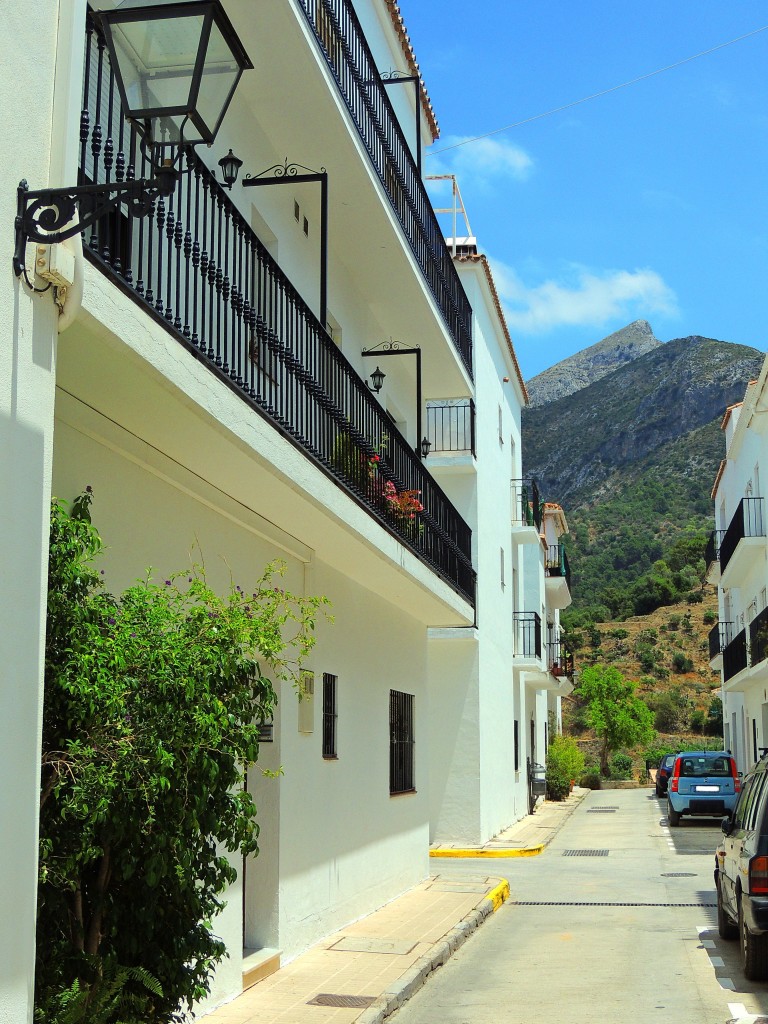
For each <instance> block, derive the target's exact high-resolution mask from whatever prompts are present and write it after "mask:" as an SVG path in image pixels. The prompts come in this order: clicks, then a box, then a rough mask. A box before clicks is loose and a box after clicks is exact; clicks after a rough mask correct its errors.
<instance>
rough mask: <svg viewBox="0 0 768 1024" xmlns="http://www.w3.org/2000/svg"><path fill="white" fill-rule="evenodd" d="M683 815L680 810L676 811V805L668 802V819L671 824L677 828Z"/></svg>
mask: <svg viewBox="0 0 768 1024" xmlns="http://www.w3.org/2000/svg"><path fill="white" fill-rule="evenodd" d="M681 817H682V815H681V814H680V812H679V811H676V810H675V809H674V807H673V806H672V804H670V803H668V804H667V821H668V822H669V824H670V825H671V827H672V828H677V826H678V825H679V824H680V818H681Z"/></svg>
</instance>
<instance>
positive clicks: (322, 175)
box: [243, 157, 328, 330]
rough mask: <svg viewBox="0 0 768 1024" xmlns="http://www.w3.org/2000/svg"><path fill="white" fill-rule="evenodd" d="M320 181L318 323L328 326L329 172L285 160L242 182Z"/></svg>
mask: <svg viewBox="0 0 768 1024" xmlns="http://www.w3.org/2000/svg"><path fill="white" fill-rule="evenodd" d="M313 181H315V182H318V183H319V184H320V316H319V320H320V323H321V324H322V325H323V327H324V329H325V330H327V329H328V172H327V171H326V169H325V168H324V167H321V168H320V170H319V171H313V170H312V168H311V167H305V166H304V165H303V164H295V163H291V164H289V163H288V158H287V157H286V159H285V163H283V164H275V165H274V166H273V167H267V169H266V170H264V171H260V172H259V173H258V174H247V175H246V176H245V178H243V185H244V186H249V185H302V184H306V183H307V182H313Z"/></svg>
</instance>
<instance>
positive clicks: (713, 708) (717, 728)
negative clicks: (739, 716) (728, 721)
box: [706, 697, 723, 736]
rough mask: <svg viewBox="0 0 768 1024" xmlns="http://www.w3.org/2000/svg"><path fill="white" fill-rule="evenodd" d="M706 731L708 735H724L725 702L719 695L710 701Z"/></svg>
mask: <svg viewBox="0 0 768 1024" xmlns="http://www.w3.org/2000/svg"><path fill="white" fill-rule="evenodd" d="M706 731H707V735H708V736H722V735H723V702H722V700H721V699H720V698H719V697H713V698H712V700H711V701H710V703H709V710H708V711H707V727H706Z"/></svg>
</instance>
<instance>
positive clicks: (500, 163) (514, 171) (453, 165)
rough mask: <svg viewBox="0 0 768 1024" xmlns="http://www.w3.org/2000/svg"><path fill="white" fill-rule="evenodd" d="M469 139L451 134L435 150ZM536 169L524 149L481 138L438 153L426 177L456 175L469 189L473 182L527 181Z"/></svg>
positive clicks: (497, 140) (504, 142)
mask: <svg viewBox="0 0 768 1024" xmlns="http://www.w3.org/2000/svg"><path fill="white" fill-rule="evenodd" d="M468 138H469V136H459V135H449V136H447V137H446V138H443V139H440V140H439V141H438V142H437V144H436V146H435V148H436V149H437V150H440V149H445V147H447V146H455V145H456V144H457V143H461V142H466V140H467V139H468ZM532 170H533V160H532V159H531V157H530V156H529V154H528V153H526V152H525V150H524V149H521V148H520V147H519V146H515V145H514V144H513V143H511V142H507V141H505V140H504V139H478V140H477V141H476V142H471V143H470V144H469V145H466V146H458V148H456V149H449V150H448V151H447V152H443V153H440V152H438V153H436V154H435V155H434V156H433V157H429V158H428V160H427V161H426V164H425V172H426V173H427V174H455V175H456V177H457V178H458V180H459V188H461V187H462V184H463V185H464V186H465V187H467V186H468V185H469V183H470V182H473V183H475V184H480V185H489V184H491V183H492V182H495V181H497V180H498V179H504V178H513V179H515V180H516V181H524V180H525V179H526V178H527V177H528V176H529V175H530V173H531V171H532Z"/></svg>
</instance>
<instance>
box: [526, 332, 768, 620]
mask: <svg viewBox="0 0 768 1024" xmlns="http://www.w3.org/2000/svg"><path fill="white" fill-rule="evenodd" d="M762 358H763V356H762V353H760V352H759V351H757V350H756V349H753V348H748V347H747V346H743V345H733V344H730V343H728V342H723V341H716V340H714V339H710V338H702V337H698V336H694V337H689V338H679V339H677V340H675V341H670V342H667V343H666V344H661V345H657V346H655V347H652V348H651V349H650V351H647V352H645V353H644V354H642V355H640V356H638V357H637V358H635V359H632V360H631V361H629V362H627V363H625V364H624V365H622V366H620V367H619V368H618V369H616V370H614V371H613V372H611V373H609V374H607V375H606V376H604V377H602V378H601V379H599V380H597V381H595V382H594V383H591V384H589V385H587V386H586V387H581V388H580V389H579V390H577V391H575V392H574V393H572V394H569V395H567V396H566V397H564V398H561V399H558V400H556V401H552V402H548V403H546V404H544V405H541V406H539V407H536V408H533V409H528V410H525V412H524V414H523V462H524V473H525V475H526V476H532V477H534V478H536V480H537V481H538V483H539V488H540V492H541V494H542V497H543V498H545V499H546V500H548V501H557V502H559V503H560V504H562V505H563V507H564V509H565V512H566V516H567V519H568V524H569V527H570V531H571V532H570V536H569V537H568V538H567V546H568V551H569V556H570V560H571V567H572V574H573V594H574V603H573V606H572V608H571V609H569V612H568V613H567V614H566V615H565V616H564V621H565V622H566V623H567V624H568V625H569V626H571V627H574V626H584V625H585V624H589V623H596V622H605V621H610V620H623V619H625V618H627V617H630V616H633V615H638V614H646V613H648V612H650V611H652V610H654V609H655V608H658V607H661V606H664V605H669V604H671V603H673V602H675V601H677V600H685V601H686V602H688V603H690V604H695V603H697V602H698V601H699V600H700V599H701V581H702V579H703V573H704V562H703V556H704V547H705V544H706V538H707V535H708V533H709V530H710V529H711V515H712V505H711V500H710V492H711V488H712V483H713V480H714V477H715V474H716V472H717V467H718V465H719V462H720V459H721V458H722V456H723V453H724V452H723V439H722V434H721V432H720V430H719V423H720V419H721V417H722V414H723V412H724V410H725V408H726V406H728V405H731V404H733V403H734V402H739V401H741V399H742V398H743V396H744V391H745V388H746V385H747V382H748V381H749V380H750V379H751V378H753V377H755V376H757V374H758V373H759V370H760V366H761V363H762Z"/></svg>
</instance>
